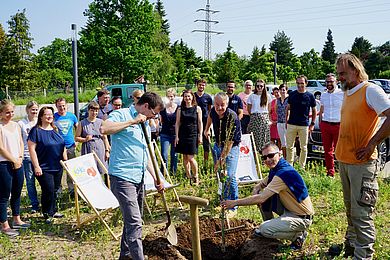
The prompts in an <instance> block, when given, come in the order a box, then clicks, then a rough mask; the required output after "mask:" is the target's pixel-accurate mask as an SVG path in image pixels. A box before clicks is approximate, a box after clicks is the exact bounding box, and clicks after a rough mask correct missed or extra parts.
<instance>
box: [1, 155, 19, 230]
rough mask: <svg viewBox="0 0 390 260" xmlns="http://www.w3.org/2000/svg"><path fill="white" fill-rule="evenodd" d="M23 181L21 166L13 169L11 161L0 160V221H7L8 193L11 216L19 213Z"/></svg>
mask: <svg viewBox="0 0 390 260" xmlns="http://www.w3.org/2000/svg"><path fill="white" fill-rule="evenodd" d="M23 182H24V179H23V167H20V168H19V169H17V170H14V169H13V164H12V163H11V162H9V161H3V162H0V223H4V222H6V221H7V206H8V200H9V196H10V195H11V199H10V205H11V210H12V216H19V215H20V194H21V193H22V188H23Z"/></svg>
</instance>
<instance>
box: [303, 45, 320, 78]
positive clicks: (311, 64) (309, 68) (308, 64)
mask: <svg viewBox="0 0 390 260" xmlns="http://www.w3.org/2000/svg"><path fill="white" fill-rule="evenodd" d="M300 60H301V64H302V68H301V71H300V74H304V75H305V76H306V77H307V78H309V79H322V78H325V75H326V74H325V72H324V71H323V70H322V67H323V63H324V61H323V60H322V58H321V57H320V56H319V53H318V52H316V51H315V50H314V49H311V50H310V51H309V52H304V53H303V54H302V56H301V57H300Z"/></svg>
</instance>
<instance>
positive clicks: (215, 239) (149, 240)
mask: <svg viewBox="0 0 390 260" xmlns="http://www.w3.org/2000/svg"><path fill="white" fill-rule="evenodd" d="M240 226H243V227H240ZM235 227H236V228H237V227H239V228H237V229H234V230H231V231H227V232H225V252H223V251H222V235H221V233H217V234H215V232H217V231H221V221H220V219H213V218H201V219H200V220H199V230H200V237H201V248H202V259H205V260H212V259H218V260H221V259H226V260H229V259H245V260H249V259H273V258H275V256H277V253H278V249H279V248H280V246H281V245H282V244H281V242H279V241H278V240H275V239H267V238H257V237H255V236H253V232H254V228H255V225H254V223H253V222H252V221H250V220H235V219H232V220H230V228H235ZM225 228H226V225H225ZM176 231H177V236H178V244H177V245H176V246H172V245H170V244H169V242H168V240H167V239H166V238H165V236H164V230H163V229H162V230H158V231H157V232H155V233H154V234H150V235H148V236H147V237H146V238H145V239H144V241H143V245H144V252H145V254H146V255H148V257H149V259H152V260H154V259H156V260H157V259H192V250H191V248H192V235H191V224H190V223H189V222H188V223H184V224H182V225H180V226H177V227H176Z"/></svg>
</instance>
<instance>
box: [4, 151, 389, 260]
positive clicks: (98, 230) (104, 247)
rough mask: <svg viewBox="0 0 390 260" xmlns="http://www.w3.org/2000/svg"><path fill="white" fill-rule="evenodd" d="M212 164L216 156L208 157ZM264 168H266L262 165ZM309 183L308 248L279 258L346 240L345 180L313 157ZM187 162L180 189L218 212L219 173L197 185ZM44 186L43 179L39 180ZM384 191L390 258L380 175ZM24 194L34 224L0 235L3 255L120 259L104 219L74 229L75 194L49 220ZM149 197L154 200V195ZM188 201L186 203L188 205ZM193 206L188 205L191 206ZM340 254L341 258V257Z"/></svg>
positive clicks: (208, 211) (382, 241)
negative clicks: (55, 217) (57, 215)
mask: <svg viewBox="0 0 390 260" xmlns="http://www.w3.org/2000/svg"><path fill="white" fill-rule="evenodd" d="M197 161H198V162H199V169H202V168H203V166H204V162H203V156H202V157H201V156H198V157H197ZM208 163H209V168H210V167H211V166H212V163H211V159H210V161H209V162H208ZM262 171H263V174H267V169H266V168H264V167H262ZM300 172H301V173H302V176H303V178H304V179H305V181H306V184H307V186H308V189H309V194H310V196H311V199H312V202H313V205H314V208H315V211H316V214H315V217H314V220H313V224H312V226H311V227H310V229H309V236H308V239H307V241H306V243H305V246H304V250H303V251H302V252H300V254H299V255H297V253H296V252H292V251H290V250H284V251H282V252H281V253H280V256H279V258H280V259H295V258H297V257H299V258H301V259H325V258H326V256H325V255H326V252H327V250H328V248H329V246H331V245H332V244H337V243H342V242H343V237H344V234H345V230H346V227H347V220H346V217H345V212H344V205H343V198H342V190H341V183H340V180H339V179H338V178H337V177H336V178H334V179H332V178H329V177H327V176H326V175H325V172H326V171H325V168H324V167H323V166H322V165H321V164H320V163H316V162H313V163H310V164H309V168H308V170H302V169H301V170H300ZM184 175H185V174H184V171H183V167H182V165H179V171H178V173H177V175H176V176H172V178H173V180H174V181H173V182H174V183H181V185H180V186H179V187H178V188H177V192H178V193H179V195H193V196H199V197H202V198H206V199H209V200H210V205H209V206H208V207H206V208H204V209H201V210H200V211H201V214H202V215H210V216H217V215H218V214H217V212H216V211H215V209H214V208H215V207H216V206H218V204H219V202H218V196H217V185H216V182H215V180H214V175H212V174H211V173H210V169H208V171H207V172H203V171H200V176H201V178H200V179H201V185H200V186H199V187H193V186H190V185H189V181H188V180H186V179H185V178H184ZM38 186H39V185H38ZM379 186H380V196H379V200H378V202H377V207H376V211H375V217H374V219H375V225H376V229H377V239H376V243H375V250H376V253H375V258H376V259H389V258H390V247H389V246H388V245H389V244H390V225H389V223H390V214H389V212H390V182H389V181H387V180H383V179H379ZM251 191H252V187H251V186H246V187H240V189H239V192H240V197H244V196H248V195H250V194H251ZM23 193H24V195H23V199H22V217H23V218H24V219H29V220H30V221H31V223H32V227H31V229H30V230H27V231H26V232H23V233H22V235H21V236H20V237H18V238H16V239H9V238H8V237H6V236H4V235H0V244H1V247H0V258H1V259H39V258H42V259H70V258H71V259H97V258H101V259H103V258H105V259H116V258H118V255H119V244H120V243H119V241H113V240H112V239H111V236H110V234H109V233H108V231H106V230H105V229H104V227H103V225H102V224H101V223H100V222H98V221H95V222H93V223H91V224H89V225H87V226H85V227H84V228H82V229H79V230H78V229H76V230H73V229H72V225H74V223H75V209H74V206H73V200H72V198H71V197H70V196H69V195H68V194H67V193H64V195H63V196H61V198H60V200H59V206H60V209H61V212H62V213H64V214H65V218H63V219H60V220H56V222H55V223H54V224H53V225H46V224H44V222H43V219H41V218H40V217H39V216H38V215H31V214H29V213H27V208H28V200H27V198H26V195H25V189H24V192H23ZM166 195H167V200H168V201H169V206H170V208H171V211H172V216H173V221H174V222H175V223H176V224H178V223H181V222H183V221H185V219H187V217H188V214H189V213H188V211H185V212H183V211H181V210H180V209H179V205H178V203H177V202H174V198H173V192H167V193H166ZM147 201H148V203H149V205H150V206H152V205H153V203H154V199H153V196H149V197H148V198H147ZM186 207H187V206H186ZM162 208H163V207H162V203H161V199H160V198H158V197H157V198H156V206H155V207H154V208H153V207H152V213H151V215H149V214H148V213H147V211H146V210H145V214H144V220H145V225H144V232H143V233H144V236H145V235H147V234H149V233H151V232H154V230H156V228H161V227H162V226H164V224H165V221H166V216H165V214H164V212H163V210H162ZM187 209H188V207H187ZM81 210H82V211H83V212H86V213H91V210H90V209H88V207H86V205H85V204H82V207H81ZM238 218H242V219H251V220H254V221H255V222H256V223H258V224H260V223H261V221H262V220H261V215H260V213H259V210H258V209H257V207H256V206H249V207H240V208H239V209H238ZM107 220H108V222H109V225H110V226H111V227H112V228H113V229H114V232H120V231H121V228H122V225H123V223H122V218H121V214H120V212H119V210H116V211H114V212H113V213H112V214H111V215H110V218H107ZM336 259H342V258H341V257H340V258H336Z"/></svg>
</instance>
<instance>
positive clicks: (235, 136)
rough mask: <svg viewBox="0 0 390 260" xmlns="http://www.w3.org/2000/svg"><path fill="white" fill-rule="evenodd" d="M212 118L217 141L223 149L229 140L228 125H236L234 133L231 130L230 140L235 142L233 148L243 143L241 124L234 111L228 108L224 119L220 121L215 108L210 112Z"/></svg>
mask: <svg viewBox="0 0 390 260" xmlns="http://www.w3.org/2000/svg"><path fill="white" fill-rule="evenodd" d="M210 117H211V120H212V122H213V130H214V134H215V141H216V143H217V144H218V145H219V146H221V147H223V146H224V144H225V141H226V139H227V138H226V132H227V126H226V125H227V124H232V125H234V131H233V130H231V135H230V138H229V140H232V141H233V146H235V145H239V143H240V142H241V123H240V120H239V119H238V116H237V114H236V113H235V112H234V111H233V110H231V109H230V108H227V109H226V111H225V114H224V116H223V118H221V119H220V118H219V116H218V114H217V112H216V111H215V108H214V107H213V108H211V111H210Z"/></svg>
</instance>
